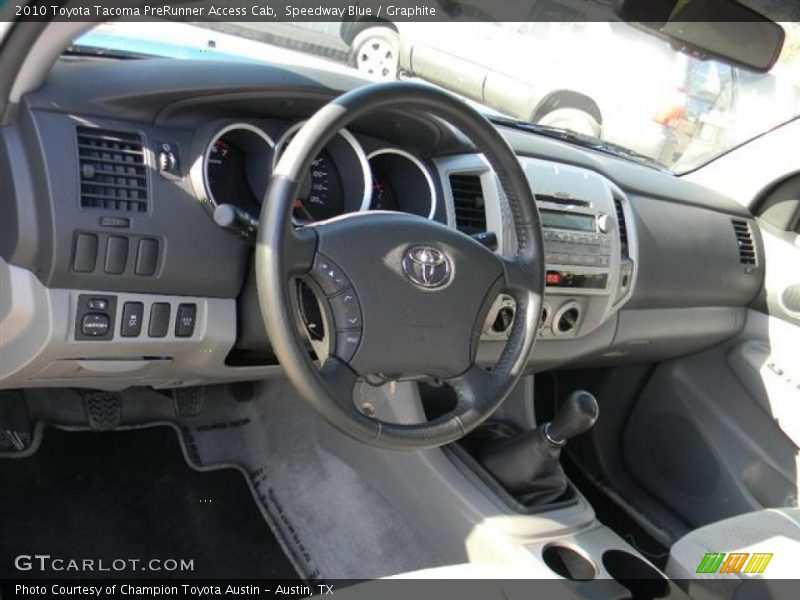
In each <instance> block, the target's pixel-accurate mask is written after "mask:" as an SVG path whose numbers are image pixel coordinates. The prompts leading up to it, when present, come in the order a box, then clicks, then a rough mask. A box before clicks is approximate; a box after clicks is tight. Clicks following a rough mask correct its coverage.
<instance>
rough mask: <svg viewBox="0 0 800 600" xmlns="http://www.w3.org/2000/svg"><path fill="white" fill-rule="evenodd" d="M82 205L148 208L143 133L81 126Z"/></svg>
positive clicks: (110, 207)
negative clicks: (140, 134) (141, 134)
mask: <svg viewBox="0 0 800 600" xmlns="http://www.w3.org/2000/svg"><path fill="white" fill-rule="evenodd" d="M78 157H79V163H80V178H81V208H102V209H106V210H122V211H127V212H146V211H147V196H148V194H147V167H146V166H145V164H144V149H143V146H142V138H141V136H139V135H137V134H135V133H126V132H120V131H109V130H107V129H95V128H93V127H78Z"/></svg>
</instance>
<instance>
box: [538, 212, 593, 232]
mask: <svg viewBox="0 0 800 600" xmlns="http://www.w3.org/2000/svg"><path fill="white" fill-rule="evenodd" d="M539 214H540V215H541V216H542V226H543V227H556V228H558V229H572V230H573V231H591V232H594V231H595V228H596V226H595V218H594V217H593V216H592V215H578V214H575V213H568V212H561V211H558V210H547V209H544V210H540V211H539Z"/></svg>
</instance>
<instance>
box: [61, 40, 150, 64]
mask: <svg viewBox="0 0 800 600" xmlns="http://www.w3.org/2000/svg"><path fill="white" fill-rule="evenodd" d="M63 54H64V56H95V57H100V58H118V59H121V60H132V59H138V58H152V56H151V55H149V54H141V53H138V52H128V51H126V50H116V49H113V48H98V47H97V46H80V45H77V44H73V45H71V46H67V49H66V50H64V53H63Z"/></svg>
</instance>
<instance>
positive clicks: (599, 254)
mask: <svg viewBox="0 0 800 600" xmlns="http://www.w3.org/2000/svg"><path fill="white" fill-rule="evenodd" d="M520 162H521V164H522V166H523V168H524V170H525V174H526V175H527V178H528V181H529V182H530V184H531V188H532V189H533V192H534V194H535V196H536V203H537V207H538V209H539V215H540V217H541V222H542V235H543V238H544V240H543V241H544V248H545V265H546V273H545V297H544V303H543V308H542V315H541V321H540V327H539V339H540V340H568V339H576V338H581V337H584V336H586V335H588V334H590V333H592V332H593V331H595V330H596V329H598V328H599V327H600V326H602V325H603V324H604V323H605V322H607V321H608V320H609V319H610V317H611V316H612V315H613V314H614V313H615V312H616V311H617V310H618V309H619V308H620V307H621V306H622V305H623V304H624V303H625V301H626V300H627V299H628V297H629V296H630V294H631V291H632V289H633V286H634V280H635V277H636V268H635V267H636V264H637V244H636V236H635V231H634V220H633V216H632V213H631V208H630V205H629V202H628V198H627V197H626V195H625V194H624V193H623V192H622V190H621V189H620V188H619V187H617V186H616V185H615V184H614V183H613V182H611V181H610V180H608V179H607V178H605V177H603V176H601V175H599V174H598V173H595V172H594V171H590V170H588V169H583V168H579V167H573V166H571V165H565V164H559V163H553V162H549V161H544V160H539V159H534V158H527V157H521V158H520ZM437 166H438V168H439V170H440V173H441V175H442V180H443V181H445V182H446V183H448V184H449V185H445V194H448V195H449V198H448V202H447V204H448V206H449V207H451V210H450V214H448V220H449V222H450V223H451V224H452V225H453V226H455V227H456V228H459V229H461V230H463V231H465V232H467V233H475V232H476V230H477V231H490V232H492V233H494V234H495V235H496V236H497V238H498V242H499V244H500V248H501V249H502V250H503V251H504V252H506V253H508V254H511V253H513V251H514V248H515V244H516V238H515V233H514V229H513V219H512V218H511V214H510V208H509V206H508V203H507V201H506V199H505V197H504V195H503V192H502V189H501V186H500V185H499V182H498V181H497V179H496V176H495V175H494V173H493V172H492V171H491V170H490V169H489V168H488V166H487V165H486V164H485V163H484V162H483V161H482V160H481V159H480V158H479V157H477V156H475V155H468V156H456V157H448V158H447V159H445V160H442V161H440V162H439V163H438V165H437ZM514 311H515V306H514V302H513V300H512V299H511V298H510V297H508V296H501V297H500V298H498V299H497V301H496V302H495V305H494V306H493V308H492V310H491V311H490V314H489V316H488V318H487V320H486V322H485V324H484V328H483V339H484V340H485V341H502V340H505V339H506V337H507V334H508V331H509V329H510V327H511V324H512V323H513V320H514Z"/></svg>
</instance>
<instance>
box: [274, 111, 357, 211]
mask: <svg viewBox="0 0 800 600" xmlns="http://www.w3.org/2000/svg"><path fill="white" fill-rule="evenodd" d="M302 126H303V123H295V124H294V125H292V126H291V127H290V128H289V129H288V130H287V131H286V132H285V133H284V134H283V137H281V139H280V141H279V142H278V145H277V146H276V147H275V154H274V163H273V170H274V169H275V167H276V166H277V164H278V161H279V160H280V157H281V155H282V154H283V151H284V150H285V149H286V148H287V147H288V146H289V144H290V143H291V141H292V138H293V137H294V135H295V133H297V131H298V130H299V129H300V127H302ZM371 196H372V186H371V185H370V180H369V165H368V164H367V157H366V155H365V154H364V150H363V149H362V148H361V145H360V144H359V143H358V141H356V139H355V138H354V137H353V136H352V135H351V134H350V132H348V131H347V130H345V129H342V130H341V131H340V132H339V134H338V135H336V136H334V138H333V139H332V140H331V141H330V142H328V144H327V145H326V146H325V148H323V150H322V151H321V152H320V153H319V154H317V156H316V157H315V158H314V160H313V161H311V164H310V165H309V167H308V171H307V173H306V175H305V177H303V179H302V181H301V182H300V184H299V185H298V190H297V194H296V196H295V199H294V203H293V205H292V218H293V219H294V222H295V223H296V224H298V225H300V224H304V223H311V222H314V221H324V220H327V219H331V218H333V217H337V216H339V215H342V214H345V213H349V212H356V211H360V210H366V209H367V208H368V207H369V203H370V198H371Z"/></svg>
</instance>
